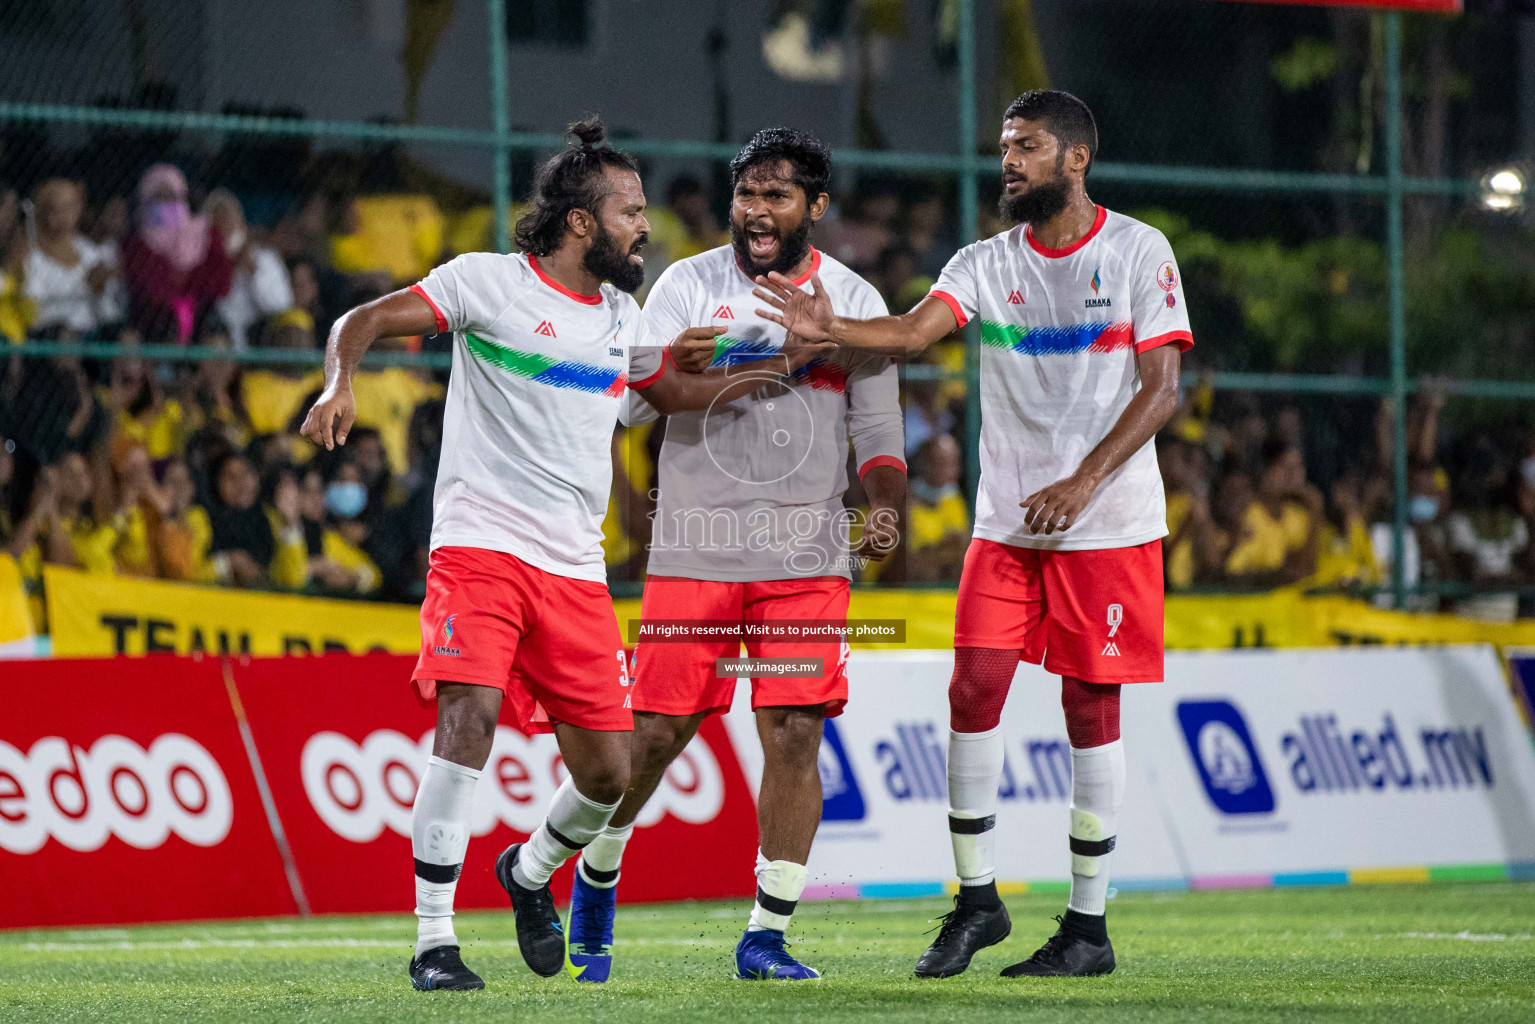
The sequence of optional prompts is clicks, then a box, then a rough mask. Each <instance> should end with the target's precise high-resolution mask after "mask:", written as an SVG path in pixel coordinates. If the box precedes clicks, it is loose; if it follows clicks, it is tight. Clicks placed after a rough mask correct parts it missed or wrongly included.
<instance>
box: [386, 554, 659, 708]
mask: <svg viewBox="0 0 1535 1024" xmlns="http://www.w3.org/2000/svg"><path fill="white" fill-rule="evenodd" d="M411 680H412V681H413V682H414V683H415V687H416V693H417V694H418V695H419V696H420V698H421V699H422V700H423V701H433V700H436V699H437V684H438V683H440V682H441V683H472V684H474V685H476V686H494V687H495V688H496V689H498V690H500V691H501V692H502V693H504V694H506V699H507V700H508V701H510V702H511V704H512V709H513V712H514V713H515V714H516V716H517V722H518V724H520V725H521V726H522V728H523V731H525V732H551V731H553V723H554V722H567V723H569V724H570V725H574V726H579V727H580V728H582V729H596V730H600V731H603V732H625V731H628V730H630V729H633V728H634V716H633V714H632V713H631V712H630V711H629V706H628V697H629V687H628V683H629V679H628V669H627V663H626V662H625V661H624V646H623V639H622V638H621V637H620V636H619V634H618V619H617V618H615V617H614V615H613V602H612V600H611V599H610V598H609V597H608V588H607V586H606V584H603V583H598V582H595V581H593V580H578V579H572V578H570V577H569V576H556V575H555V574H554V573H551V572H545V571H543V570H542V569H535V568H534V567H533V566H531V565H529V564H528V563H526V562H524V561H523V560H522V559H520V558H517V557H516V556H515V555H509V554H506V553H505V552H501V551H488V550H485V549H484V548H456V547H442V548H437V549H436V550H435V551H433V552H432V557H431V565H430V568H429V569H428V571H427V574H426V600H425V601H423V602H422V603H421V656H420V657H419V658H418V659H417V660H416V670H415V672H413V673H412V674H411Z"/></svg>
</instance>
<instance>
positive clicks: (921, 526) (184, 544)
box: [0, 163, 1535, 626]
mask: <svg viewBox="0 0 1535 1024" xmlns="http://www.w3.org/2000/svg"><path fill="white" fill-rule="evenodd" d="M661 199H662V201H661V202H660V203H659V204H656V205H654V206H653V207H652V210H651V211H650V220H651V223H652V228H653V231H652V236H651V241H650V245H649V247H648V249H647V260H646V267H647V276H648V278H649V280H652V281H653V280H654V279H655V277H656V276H657V275H659V273H660V272H661V270H663V269H664V268H665V266H666V265H668V264H669V263H670V262H673V261H675V260H678V259H683V258H686V257H688V256H691V255H695V254H697V253H700V252H703V251H705V250H707V249H710V248H713V247H715V246H717V245H721V244H724V243H726V242H727V241H728V240H729V236H728V233H727V231H726V230H725V228H724V224H723V221H722V219H721V212H722V211H721V205H720V202H719V201H718V196H717V195H716V194H715V192H714V189H712V188H711V186H710V184H709V183H707V182H705V181H704V180H702V179H700V178H696V177H692V176H689V175H678V176H675V177H673V178H671V179H670V181H669V182H668V183H667V184H666V186H665V188H664V190H663V191H662V194H661ZM242 200H243V201H242ZM252 205H254V206H257V207H259V208H260V209H261V211H262V213H261V215H260V216H257V217H251V218H247V214H246V208H247V207H248V206H252ZM456 207H457V208H456V209H455V210H454V212H452V213H445V212H444V211H443V209H442V208H440V207H439V206H438V204H437V202H436V201H435V200H434V199H433V198H431V197H430V195H428V194H426V193H425V192H405V191H402V192H389V193H382V194H373V193H347V192H338V191H337V190H335V189H315V190H312V191H308V192H305V193H302V194H299V195H297V196H289V197H287V198H286V199H285V200H283V201H281V202H276V201H273V200H272V198H271V197H270V196H264V195H254V196H251V195H247V196H244V197H242V196H240V195H237V194H236V193H235V192H233V191H230V190H227V189H224V188H215V189H212V190H208V191H206V192H200V191H198V190H195V189H194V188H193V187H192V186H191V185H190V184H189V182H188V180H187V178H186V177H185V175H184V174H183V173H182V172H181V171H180V170H179V169H177V167H175V166H173V165H171V164H169V163H161V164H155V165H152V166H150V167H149V168H148V169H147V170H146V171H144V172H143V173H142V175H140V176H139V177H138V179H137V182H136V185H135V187H134V188H133V189H132V190H131V194H126V195H103V196H92V195H89V194H87V189H86V186H85V185H84V184H83V183H82V182H81V181H79V180H74V179H71V178H65V177H59V178H48V179H45V180H41V181H39V182H37V183H36V184H34V185H33V186H32V187H30V188H29V189H27V190H26V192H25V195H22V194H19V193H18V192H17V191H16V190H12V189H6V188H4V187H3V186H0V337H3V338H4V339H5V340H6V341H9V342H11V343H12V345H11V346H10V352H9V355H8V358H7V359H6V362H5V365H4V366H3V367H0V545H3V549H4V550H5V551H6V552H7V553H9V554H11V555H12V556H13V557H15V558H16V559H17V561H18V563H19V564H20V565H21V567H22V571H23V575H24V577H25V578H26V580H27V581H28V585H29V587H31V588H32V591H33V593H34V595H36V594H37V593H39V592H40V580H41V575H42V566H43V565H44V564H45V563H52V564H57V565H64V566H73V567H77V568H81V569H85V570H87V571H91V572H101V573H117V574H121V575H125V576H139V577H152V578H159V579H168V580H182V581H191V582H199V583H208V584H223V585H227V586H234V587H247V588H264V589H274V590H283V591H296V592H305V593H318V594H329V595H349V596H370V597H380V598H386V599H393V600H403V601H409V600H413V599H419V597H420V595H421V593H422V588H423V586H424V578H425V565H426V556H427V546H428V543H429V536H430V528H431V498H432V488H433V485H434V483H435V476H436V466H437V459H438V454H439V450H440V445H441V422H442V399H443V394H444V384H445V381H446V375H445V373H443V372H442V371H437V372H428V371H425V370H420V369H405V368H382V369H370V370H367V371H364V372H362V373H360V374H359V375H358V377H357V379H356V381H355V383H354V388H355V391H356V394H357V400H358V424H359V425H358V427H357V428H356V429H354V430H353V431H352V434H351V438H350V440H349V443H348V444H347V445H346V446H345V447H344V448H340V449H338V450H336V451H334V452H325V451H317V450H315V449H314V448H313V447H312V446H310V445H309V444H308V443H307V442H305V441H304V440H303V439H301V438H300V437H299V436H298V434H297V426H298V424H299V423H300V422H301V420H302V416H303V413H304V411H305V410H306V409H307V407H308V405H309V403H310V402H311V401H312V400H313V398H314V397H315V396H316V395H317V394H318V391H319V389H320V386H321V382H322V380H321V373H320V370H319V368H318V350H319V348H320V346H321V345H322V343H323V339H324V337H325V334H326V332H327V331H328V330H329V327H330V324H331V323H332V322H333V321H334V319H335V318H336V317H337V316H339V315H340V314H341V313H342V312H344V311H345V310H346V309H347V308H350V307H351V306H353V305H356V304H358V303H360V302H363V301H366V300H368V299H371V298H373V297H376V296H378V295H381V294H384V293H385V292H387V291H388V290H390V289H392V288H395V287H399V286H402V285H405V284H409V283H412V282H414V281H415V280H418V279H419V278H420V277H422V276H424V274H425V273H426V272H427V271H428V270H430V269H431V267H432V266H434V265H436V264H437V263H439V262H441V261H443V260H445V259H448V258H451V257H452V256H453V255H455V254H456V253H458V252H463V251H471V250H476V249H485V248H489V247H491V244H492V242H493V239H492V237H491V232H492V225H493V221H494V217H493V213H492V211H491V210H490V208H489V206H488V205H487V204H485V203H481V202H472V201H471V202H460V203H458V204H456ZM516 213H517V211H516V210H515V209H514V210H513V211H512V215H513V216H514V217H515V216H516ZM1000 227H1001V225H1000V224H995V223H993V224H989V225H987V230H990V231H995V230H999V229H1000ZM956 237H957V236H956V232H955V230H954V225H953V218H952V209H951V208H950V207H949V206H948V205H947V204H946V203H945V201H944V193H943V192H942V191H940V190H939V189H938V188H937V187H936V186H933V185H930V184H929V183H926V182H922V181H916V182H909V181H908V182H894V183H891V182H884V183H879V182H876V183H873V184H870V183H867V182H863V183H860V184H859V186H858V187H856V188H855V189H853V190H850V191H847V192H844V193H842V194H840V195H839V201H838V202H837V203H836V204H835V205H834V207H833V210H832V212H831V213H830V214H829V216H828V218H827V219H826V220H825V221H824V222H823V223H822V224H821V225H820V226H819V227H818V229H817V234H816V237H815V241H816V244H817V245H818V246H819V247H820V248H822V249H823V250H825V251H826V252H828V253H830V254H832V255H833V256H835V257H836V258H838V259H839V260H841V261H842V262H844V263H846V264H848V265H849V266H851V267H853V268H854V269H855V270H857V271H859V272H860V273H862V274H864V275H865V276H866V277H867V278H868V279H869V280H870V281H871V282H873V283H874V284H875V285H876V286H877V287H878V288H879V290H880V292H881V293H882V294H883V295H884V297H885V301H886V303H887V304H888V305H889V307H890V308H891V309H892V310H894V311H897V312H900V311H905V310H907V309H910V308H911V307H912V306H913V305H915V304H916V303H917V302H919V301H920V300H921V299H922V297H923V296H925V295H926V294H927V292H928V289H929V288H930V287H931V285H932V282H933V280H934V279H935V278H936V276H937V274H938V272H939V270H940V269H941V268H942V266H943V264H944V262H945V261H946V260H947V258H948V257H949V255H950V254H951V253H952V252H953V250H954V248H955V244H956ZM641 297H642V298H643V292H641ZM71 340H78V341H96V342H105V343H109V344H113V345H115V346H117V347H116V348H115V349H112V350H108V351H107V352H106V353H104V354H99V353H93V355H96V354H99V357H97V358H79V357H76V356H74V355H68V354H64V355H50V356H48V357H46V358H41V357H27V358H24V357H23V356H22V353H24V352H25V351H26V348H25V346H26V344H27V343H28V342H38V341H71ZM139 344H156V345H174V346H181V347H183V348H185V349H186V350H187V352H188V358H186V359H172V360H166V359H157V360H146V359H143V358H141V357H140V356H139V355H138V349H137V346H138V345H139ZM379 347H380V348H385V349H389V348H392V349H395V350H401V351H409V352H439V353H440V352H445V351H448V343H447V339H444V338H438V337H426V338H410V339H395V340H392V341H389V342H384V343H381V344H380V346H379ZM1198 353H1199V350H1197V349H1196V350H1195V355H1196V357H1197V356H1198ZM193 356H196V357H198V358H192V357H193ZM963 368H964V347H963V343H962V342H961V340H960V339H959V338H958V337H954V338H950V339H948V340H946V341H945V342H942V343H940V344H939V345H937V346H934V347H933V348H932V349H930V350H929V351H928V352H926V353H924V355H923V356H922V357H921V359H920V360H919V361H917V362H915V363H914V364H913V365H912V367H910V368H909V371H908V375H907V376H908V381H907V384H906V386H905V393H904V396H903V400H904V403H905V425H906V443H907V458H908V463H909V466H910V472H911V478H910V480H911V483H910V495H909V513H908V517H907V520H906V523H905V526H904V528H903V530H902V536H903V541H902V545H901V548H900V549H899V550H898V551H897V552H896V554H895V555H894V556H892V557H891V558H890V559H889V560H887V561H886V562H885V563H883V564H881V565H874V566H870V567H869V568H868V569H867V570H866V571H865V574H864V582H869V583H877V584H880V585H892V586H893V585H921V584H947V583H952V582H953V581H955V580H957V579H958V575H959V569H960V566H961V564H962V562H963V558H964V551H965V546H966V544H967V543H968V540H969V535H970V521H971V520H970V509H969V507H968V505H967V502H966V499H965V494H966V491H967V483H968V482H967V481H966V480H965V460H964V455H963V452H964V442H965V438H966V435H967V429H968V428H967V416H968V415H969V406H968V404H967V402H966V400H965V389H964V384H963V374H962V371H963ZM1359 404H1360V403H1357V402H1356V403H1355V406H1356V407H1357V406H1359ZM1442 406H1443V394H1442V390H1441V389H1440V388H1438V387H1437V385H1436V384H1435V383H1434V382H1432V381H1430V382H1427V383H1426V384H1425V386H1424V387H1423V388H1422V389H1421V390H1420V393H1419V395H1418V397H1417V398H1416V399H1415V401H1414V403H1413V406H1412V409H1411V413H1410V415H1409V422H1408V425H1407V427H1408V432H1409V436H1410V440H1411V451H1412V457H1411V460H1410V461H1411V466H1410V488H1409V490H1410V494H1409V508H1410V511H1411V529H1410V531H1409V532H1408V534H1407V537H1406V546H1405V550H1404V551H1403V555H1402V557H1403V565H1404V572H1405V574H1406V577H1407V580H1408V582H1409V584H1410V585H1411V586H1413V587H1414V589H1415V592H1416V593H1418V594H1419V596H1418V597H1416V598H1415V600H1416V601H1417V602H1418V605H1419V606H1420V607H1435V608H1453V609H1455V610H1458V611H1461V612H1463V613H1466V614H1473V615H1478V616H1483V617H1491V618H1501V617H1511V616H1513V615H1514V614H1516V613H1517V612H1519V611H1524V612H1527V613H1529V612H1535V608H1532V607H1526V606H1522V605H1521V602H1522V601H1525V599H1526V596H1527V595H1525V594H1524V588H1526V587H1527V586H1528V585H1529V584H1531V583H1532V582H1535V547H1532V546H1531V544H1530V531H1531V529H1532V528H1535V435H1530V434H1526V433H1521V432H1520V431H1518V430H1517V429H1499V430H1497V431H1470V432H1465V431H1463V432H1461V434H1460V435H1459V436H1456V437H1454V438H1446V437H1442V436H1441V428H1440V411H1441V409H1442ZM1354 413H1355V416H1356V417H1357V415H1358V408H1355V410H1354ZM1392 428H1393V424H1392V422H1391V418H1390V407H1389V405H1385V404H1382V405H1381V407H1380V410H1379V411H1378V413H1377V414H1375V415H1374V416H1373V418H1372V417H1370V416H1366V417H1365V421H1364V422H1352V421H1351V420H1350V417H1349V416H1342V415H1335V414H1334V412H1333V411H1332V410H1329V409H1327V408H1323V407H1321V406H1316V407H1308V406H1305V405H1304V403H1301V402H1299V401H1297V402H1277V403H1269V402H1267V401H1260V400H1259V399H1258V398H1257V397H1256V396H1253V395H1231V394H1226V393H1222V395H1220V396H1219V399H1217V396H1215V394H1214V393H1213V391H1212V390H1211V389H1210V388H1209V387H1208V386H1201V387H1197V388H1194V389H1191V390H1190V392H1189V394H1188V399H1187V401H1186V402H1185V403H1184V405H1183V407H1182V409H1181V410H1180V412H1179V414H1178V417H1177V419H1176V420H1175V421H1174V422H1173V423H1172V424H1171V425H1170V426H1169V428H1168V429H1167V430H1166V431H1164V433H1163V435H1162V437H1161V438H1160V439H1159V441H1158V448H1159V457H1160V460H1161V466H1162V471H1163V475H1164V479H1165V481H1166V487H1167V495H1168V524H1169V527H1170V529H1171V535H1170V536H1169V538H1168V540H1167V542H1166V545H1165V552H1166V570H1167V586H1168V589H1169V590H1171V591H1196V590H1201V589H1224V590H1229V589H1256V588H1267V587H1273V586H1277V585H1282V584H1299V585H1303V586H1307V587H1312V588H1343V589H1353V590H1359V591H1372V590H1374V589H1375V588H1379V587H1380V586H1381V585H1382V584H1384V583H1386V582H1387V581H1389V579H1390V563H1391V559H1392V557H1393V550H1392V542H1391V530H1390V518H1391V509H1392V507H1393V495H1392V490H1391V483H1390V481H1391V473H1390V468H1391V467H1390V454H1389V453H1390V451H1391V446H1390V437H1391V431H1392ZM664 429H665V423H664V420H663V421H662V422H660V423H657V424H651V425H646V426H643V427H638V428H634V429H632V430H627V431H620V432H619V433H618V434H616V435H615V438H614V445H613V459H614V472H615V486H614V491H613V499H612V505H611V507H610V510H609V516H608V521H607V523H606V525H605V546H606V550H607V555H608V563H609V567H610V575H611V578H612V579H613V580H614V581H615V582H622V581H636V580H639V579H641V578H642V576H643V566H644V560H645V556H644V552H645V545H646V542H647V540H648V527H649V519H648V518H647V515H648V512H649V511H650V510H651V508H652V507H653V506H652V504H651V502H652V499H651V497H650V488H651V487H652V485H653V481H654V479H655V473H654V465H655V457H656V453H657V452H658V451H659V447H660V442H661V438H662V436H663V432H664ZM850 480H851V481H852V484H851V487H850V490H849V493H848V496H847V501H848V503H849V505H850V506H854V507H856V506H857V505H859V504H860V503H861V502H862V500H863V497H862V494H861V493H860V491H859V489H858V485H857V477H856V473H850ZM37 609H38V611H37V615H38V618H39V624H40V626H42V625H44V624H43V623H41V603H40V602H39V603H38V605H37Z"/></svg>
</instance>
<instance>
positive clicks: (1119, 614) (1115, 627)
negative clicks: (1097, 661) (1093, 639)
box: [1103, 604, 1125, 658]
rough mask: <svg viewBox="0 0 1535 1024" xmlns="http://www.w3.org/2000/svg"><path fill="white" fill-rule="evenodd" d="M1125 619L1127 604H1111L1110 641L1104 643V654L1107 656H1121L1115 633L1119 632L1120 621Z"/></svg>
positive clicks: (1109, 620)
mask: <svg viewBox="0 0 1535 1024" xmlns="http://www.w3.org/2000/svg"><path fill="white" fill-rule="evenodd" d="M1124 621H1125V606H1124V605H1122V604H1111V605H1109V619H1108V622H1109V642H1108V643H1106V644H1104V645H1103V656H1104V657H1106V658H1117V657H1119V645H1118V644H1116V643H1115V642H1114V634H1115V633H1118V632H1119V626H1120V623H1122V622H1124Z"/></svg>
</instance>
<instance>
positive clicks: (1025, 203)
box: [997, 154, 1071, 224]
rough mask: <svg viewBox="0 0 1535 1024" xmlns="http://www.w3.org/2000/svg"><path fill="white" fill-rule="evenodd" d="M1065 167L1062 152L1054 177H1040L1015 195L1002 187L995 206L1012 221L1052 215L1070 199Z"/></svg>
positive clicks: (1037, 219)
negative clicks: (1044, 179)
mask: <svg viewBox="0 0 1535 1024" xmlns="http://www.w3.org/2000/svg"><path fill="white" fill-rule="evenodd" d="M1065 168H1066V159H1065V155H1064V154H1063V155H1062V156H1060V157H1058V158H1056V161H1055V177H1053V178H1051V179H1050V180H1049V181H1042V182H1040V183H1039V184H1038V185H1035V186H1034V187H1033V188H1030V189H1025V190H1024V191H1022V192H1020V193H1018V194H1017V195H1009V194H1008V192H1007V190H1006V189H1005V188H1004V189H1003V190H1002V198H1001V200H999V201H998V203H997V209H998V210H999V211H1001V213H1002V216H1003V217H1005V218H1006V219H1008V220H1010V221H1012V222H1013V223H1015V224H1041V223H1043V222H1045V221H1047V220H1049V219H1050V218H1051V217H1054V216H1055V215H1056V214H1058V213H1060V212H1061V211H1062V210H1064V209H1066V206H1067V204H1068V203H1070V202H1071V182H1070V181H1069V180H1068V179H1067V178H1066V176H1065V174H1063V173H1062V172H1063V171H1064V170H1065Z"/></svg>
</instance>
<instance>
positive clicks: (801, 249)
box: [730, 213, 815, 277]
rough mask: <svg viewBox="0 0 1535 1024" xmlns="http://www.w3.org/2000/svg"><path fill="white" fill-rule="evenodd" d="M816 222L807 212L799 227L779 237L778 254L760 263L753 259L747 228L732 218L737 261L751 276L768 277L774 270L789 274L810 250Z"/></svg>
mask: <svg viewBox="0 0 1535 1024" xmlns="http://www.w3.org/2000/svg"><path fill="white" fill-rule="evenodd" d="M814 223H815V221H813V220H811V219H810V215H809V214H808V213H807V214H806V215H805V219H804V220H802V221H800V222H799V227H797V228H795V229H794V230H793V231H790V232H789V233H788V234H786V235H780V236H779V237H778V255H777V256H774V257H773V258H772V259H771V260H769V261H768V262H766V263H758V262H756V261H755V260H753V259H752V249H751V242H749V241H748V240H747V238H746V230H745V229H744V228H742V227H741V226H740V225H739V224H737V223H736V222H735V221H734V220H732V221H731V222H730V245H731V247H732V248H734V249H735V251H736V262H737V263H739V264H740V265H741V269H743V270H745V271H746V272H747V274H748V275H750V276H751V277H766V276H767V275H768V274H771V273H773V272H774V271H777V272H778V273H780V274H787V273H788V272H789V271H791V270H793V269H794V268H795V267H797V266H799V263H800V261H801V260H803V259H804V258H805V254H806V253H807V252H809V251H810V228H811V226H812V225H814Z"/></svg>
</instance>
